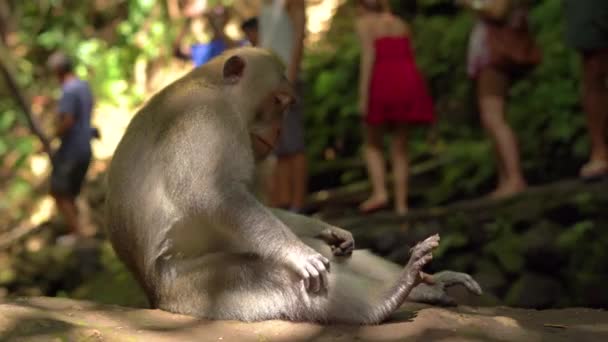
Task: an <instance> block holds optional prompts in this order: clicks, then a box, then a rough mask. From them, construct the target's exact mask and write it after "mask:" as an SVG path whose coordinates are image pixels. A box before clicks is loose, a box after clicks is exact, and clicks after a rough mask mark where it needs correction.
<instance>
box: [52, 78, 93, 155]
mask: <svg viewBox="0 0 608 342" xmlns="http://www.w3.org/2000/svg"><path fill="white" fill-rule="evenodd" d="M62 90H63V91H62V94H61V99H59V115H60V116H64V115H72V116H73V118H74V124H73V125H72V127H70V129H69V130H68V131H67V132H65V134H64V135H63V137H61V147H60V148H59V151H58V152H59V153H61V154H63V155H65V156H70V157H75V158H78V157H84V156H88V155H89V154H90V153H91V135H92V129H91V112H92V111H93V104H94V101H93V94H92V93H91V89H90V88H89V84H88V83H87V82H85V81H82V80H80V79H77V78H76V79H71V80H69V81H68V82H67V83H65V84H64V85H63V89H62Z"/></svg>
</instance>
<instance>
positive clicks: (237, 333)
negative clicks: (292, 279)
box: [0, 297, 608, 342]
mask: <svg viewBox="0 0 608 342" xmlns="http://www.w3.org/2000/svg"><path fill="white" fill-rule="evenodd" d="M0 340H2V341H146V342H147V341H150V342H155V341H244V342H245V341H256V342H260V341H264V342H270V341H285V342H287V341H410V340H412V341H575V340H576V341H577V342H582V341H608V312H606V311H602V310H591V309H584V308H572V309H564V310H546V311H537V310H523V309H512V308H506V307H494V308H474V307H467V306H461V307H457V308H447V309H446V308H437V307H429V306H424V305H414V304H408V305H406V306H405V307H404V308H402V309H401V310H400V311H399V312H398V313H397V314H396V315H395V317H394V319H392V320H391V321H390V322H387V323H384V324H382V325H378V326H366V327H352V326H321V325H317V324H309V323H293V322H285V321H266V322H258V323H243V322H236V321H206V320H200V319H195V318H192V317H187V316H181V315H174V314H170V313H167V312H162V311H159V310H140V309H130V308H125V307H119V306H111V305H101V304H96V303H92V302H85V301H76V300H71V299H65V298H48V297H31V298H18V299H12V300H5V301H4V302H2V303H0Z"/></svg>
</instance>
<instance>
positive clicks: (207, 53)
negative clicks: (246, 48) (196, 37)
mask: <svg viewBox="0 0 608 342" xmlns="http://www.w3.org/2000/svg"><path fill="white" fill-rule="evenodd" d="M203 15H204V17H205V18H206V19H207V20H208V22H209V26H210V27H211V31H212V38H211V41H209V42H208V43H195V44H192V45H190V46H187V47H184V46H183V44H182V41H183V39H184V36H185V35H186V33H187V31H188V28H189V27H190V25H189V22H190V20H191V19H192V17H188V18H187V22H186V25H184V27H183V28H182V30H181V32H180V33H179V34H178V36H177V39H176V40H175V43H174V47H173V49H174V55H175V56H176V57H178V58H180V59H183V60H191V61H192V63H193V64H194V66H195V67H199V66H201V65H203V64H205V63H207V62H208V61H209V60H211V59H212V58H213V57H216V56H218V55H220V54H221V53H222V52H224V51H225V50H227V49H230V48H233V47H237V46H240V45H244V42H241V41H234V40H232V39H231V38H230V37H228V35H227V34H226V32H225V28H226V24H227V23H228V21H229V20H230V13H229V10H228V8H226V7H225V6H221V5H218V6H214V7H212V8H210V9H209V10H207V11H206V12H205V13H204V14H203Z"/></svg>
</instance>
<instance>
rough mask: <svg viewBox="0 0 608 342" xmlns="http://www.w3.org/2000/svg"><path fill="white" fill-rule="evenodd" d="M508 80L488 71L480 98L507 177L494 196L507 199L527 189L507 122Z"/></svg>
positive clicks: (481, 80)
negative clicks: (506, 97) (506, 95)
mask: <svg viewBox="0 0 608 342" xmlns="http://www.w3.org/2000/svg"><path fill="white" fill-rule="evenodd" d="M506 88H507V79H506V76H505V75H503V74H502V73H501V72H499V71H497V70H494V69H491V68H486V69H484V70H483V71H482V72H481V74H480V76H479V84H478V97H479V108H480V111H481V121H482V124H483V126H484V128H485V129H486V131H487V132H488V134H489V135H490V138H491V139H492V141H493V143H494V147H495V149H496V152H497V155H498V164H499V171H500V165H503V171H504V176H502V177H501V176H500V172H499V179H502V184H499V186H498V187H497V189H496V191H495V192H494V196H495V197H505V196H509V195H512V194H515V193H518V192H520V191H522V190H523V189H524V188H525V187H526V182H525V180H524V177H523V174H522V171H521V165H520V160H519V149H518V147H517V139H516V137H515V134H514V132H513V130H512V129H511V127H510V126H509V124H508V123H507V122H506V120H505V94H506Z"/></svg>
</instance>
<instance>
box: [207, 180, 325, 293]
mask: <svg viewBox="0 0 608 342" xmlns="http://www.w3.org/2000/svg"><path fill="white" fill-rule="evenodd" d="M221 184H222V186H221V187H219V188H220V189H221V190H219V189H218V188H217V187H216V188H215V190H216V191H209V192H205V193H206V196H210V197H208V198H206V199H205V200H204V201H203V202H204V203H207V204H208V206H206V209H207V210H204V212H205V216H207V218H212V219H213V221H215V222H217V223H219V225H218V226H219V227H222V228H221V229H222V230H223V232H224V233H227V234H229V235H232V237H233V239H234V241H239V243H240V244H242V245H243V246H244V247H245V249H247V250H249V251H250V252H252V253H255V254H257V255H259V256H260V257H262V258H267V259H271V260H274V261H277V262H278V263H279V264H284V265H286V266H287V267H288V268H289V269H291V270H292V271H294V272H295V273H296V274H297V275H298V276H300V277H301V279H302V280H303V281H304V283H305V286H306V287H307V288H308V289H310V290H312V291H313V292H317V291H318V290H319V289H320V288H321V287H322V286H323V287H325V288H326V287H327V284H328V282H327V270H328V268H329V260H328V259H327V258H325V257H324V256H322V255H321V254H320V253H319V252H317V251H315V250H314V249H312V248H311V247H309V246H307V245H306V244H304V242H302V240H300V239H299V238H298V237H297V236H296V235H295V234H294V232H293V231H291V230H290V229H289V228H288V227H287V226H286V225H285V224H284V223H283V222H281V220H279V219H278V218H277V217H276V216H275V215H273V214H272V212H271V211H270V210H268V209H267V208H266V207H264V206H263V205H262V204H261V203H260V202H259V201H258V200H257V199H256V198H255V197H254V196H253V195H252V194H251V193H250V192H249V191H248V190H247V188H246V187H245V185H242V184H238V183H232V184H231V183H221ZM218 199H219V200H218Z"/></svg>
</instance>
